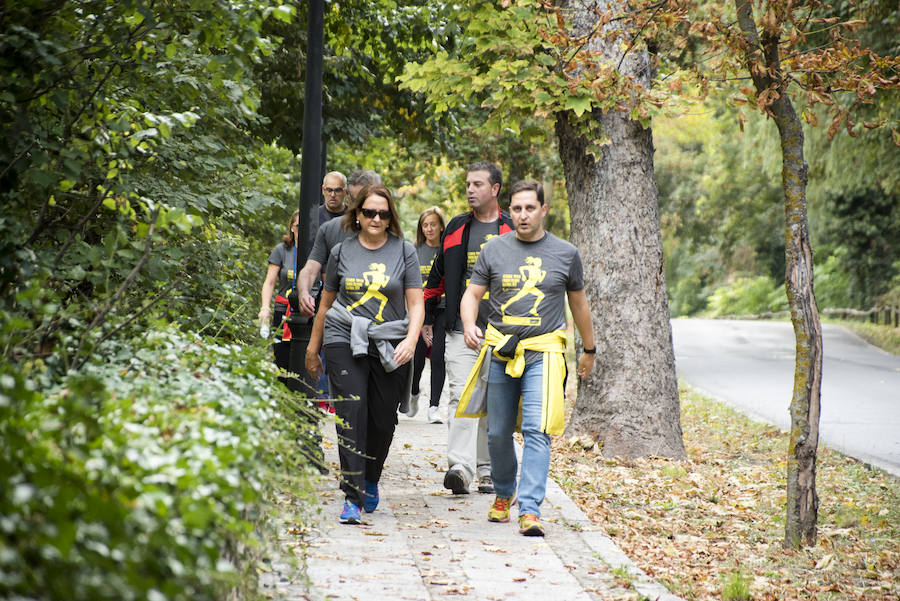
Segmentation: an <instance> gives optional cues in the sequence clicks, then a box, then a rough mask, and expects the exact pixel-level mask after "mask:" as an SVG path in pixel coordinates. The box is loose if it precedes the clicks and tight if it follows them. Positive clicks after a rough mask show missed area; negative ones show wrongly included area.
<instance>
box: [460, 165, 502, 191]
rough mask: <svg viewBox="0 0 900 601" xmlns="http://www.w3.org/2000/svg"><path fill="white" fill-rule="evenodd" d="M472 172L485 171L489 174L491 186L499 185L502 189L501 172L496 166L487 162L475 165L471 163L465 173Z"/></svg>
mask: <svg viewBox="0 0 900 601" xmlns="http://www.w3.org/2000/svg"><path fill="white" fill-rule="evenodd" d="M473 171H487V172H488V173H489V174H490V177H489V179H490V181H491V185H492V186H493V185H494V184H499V185H500V187H501V188H502V187H503V172H502V171H500V167H498V166H497V165H495V164H493V163H488V162H487V161H478V162H477V163H472V164H471V165H469V168H468V169H466V173H472V172H473Z"/></svg>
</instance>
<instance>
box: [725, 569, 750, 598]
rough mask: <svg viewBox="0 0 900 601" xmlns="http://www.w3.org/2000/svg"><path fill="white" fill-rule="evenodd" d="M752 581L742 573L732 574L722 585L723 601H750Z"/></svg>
mask: <svg viewBox="0 0 900 601" xmlns="http://www.w3.org/2000/svg"><path fill="white" fill-rule="evenodd" d="M752 598H753V597H751V596H750V581H749V580H748V579H747V577H746V576H744V575H743V574H742V573H741V572H732V573H731V574H729V575H728V576H726V577H725V579H724V582H723V583H722V601H750V600H751V599H752Z"/></svg>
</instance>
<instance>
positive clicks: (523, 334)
mask: <svg viewBox="0 0 900 601" xmlns="http://www.w3.org/2000/svg"><path fill="white" fill-rule="evenodd" d="M471 281H472V283H474V284H479V285H486V286H488V291H489V292H490V297H489V299H488V303H489V305H490V310H489V313H488V320H489V321H490V323H491V325H493V326H494V327H495V328H497V329H498V330H499V331H501V332H503V333H504V334H515V335H517V336H518V337H519V338H530V337H532V336H539V335H541V334H546V333H548V332H552V331H554V330H558V329H560V328H564V327H565V325H566V291H574V290H581V289H582V288H584V272H583V269H582V266H581V255H580V254H579V253H578V249H576V248H575V247H574V246H572V245H571V244H569V243H568V242H566V241H565V240H562V239H560V238H557V237H556V236H554V235H553V234H551V233H550V232H546V233H545V234H544V237H543V238H541V239H540V240H537V241H536V242H523V241H521V240H519V239H518V238H516V233H515V232H509V233H507V234H503V235H502V236H500V237H499V238H495V239H493V240H491V241H490V242H488V243H487V244H485V246H484V248H483V249H482V251H481V254H480V255H478V261H477V262H476V263H475V267H474V269H473V270H472V278H471ZM539 356H540V353H537V352H534V351H528V352H527V353H526V356H525V362H526V363H529V364H530V363H533V362H534V361H536V360H537V359H538V357H539Z"/></svg>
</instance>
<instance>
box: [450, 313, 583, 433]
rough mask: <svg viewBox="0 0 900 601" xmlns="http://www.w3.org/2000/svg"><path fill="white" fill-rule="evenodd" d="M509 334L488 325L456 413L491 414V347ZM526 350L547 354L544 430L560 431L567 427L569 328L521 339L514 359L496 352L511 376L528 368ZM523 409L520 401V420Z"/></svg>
mask: <svg viewBox="0 0 900 601" xmlns="http://www.w3.org/2000/svg"><path fill="white" fill-rule="evenodd" d="M509 338H510V336H509V335H508V334H502V333H501V332H500V331H499V330H498V329H497V328H495V327H494V326H492V325H488V327H487V331H486V332H485V333H484V344H483V345H481V352H480V353H479V354H478V359H476V361H475V365H474V366H473V367H472V371H470V372H469V377H468V378H467V379H466V385H465V388H463V393H462V398H460V399H459V405H458V406H457V408H456V417H484V416H485V415H487V395H488V374H489V373H490V368H491V360H490V358H489V357H488V351H489V349H493V348H497V347H501V348H502V347H503V345H504V344H505V343H506V341H507V340H508V339H509ZM526 350H529V351H538V352H540V353H543V354H544V357H543V359H544V369H543V388H542V390H543V407H542V409H541V431H542V432H544V433H546V434H554V435H560V434H562V433H563V429H564V427H565V380H566V355H565V353H566V332H565V330H555V331H553V332H549V333H547V334H541V335H540V336H532V337H531V338H524V339H522V340H519V344H517V345H516V353H515V356H514V357H513V358H512V359H507V358H506V357H502V356H500V355H497V354H496V353H494V356H495V357H497V358H498V359H503V360H504V361H506V374H507V375H508V376H510V377H513V378H521V377H522V374H523V373H524V372H525V351H526ZM492 352H493V351H492ZM521 413H522V407H521V405H520V406H519V419H520V422H519V423H521Z"/></svg>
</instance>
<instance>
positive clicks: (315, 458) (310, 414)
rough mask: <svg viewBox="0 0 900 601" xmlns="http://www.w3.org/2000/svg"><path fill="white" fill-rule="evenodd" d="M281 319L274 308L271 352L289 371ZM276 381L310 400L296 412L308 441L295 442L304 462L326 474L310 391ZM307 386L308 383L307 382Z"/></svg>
mask: <svg viewBox="0 0 900 601" xmlns="http://www.w3.org/2000/svg"><path fill="white" fill-rule="evenodd" d="M283 319H284V311H283V310H282V311H279V310H278V309H277V308H276V310H275V315H274V316H273V317H272V328H273V329H274V328H279V334H278V341H277V342H275V344H273V345H272V350H273V352H274V354H275V365H277V366H278V367H280V368H281V369H283V370H285V371H290V370H291V341H290V340H285V341H282V340H281V332H280V328H281V327H282V325H283V324H282V320H283ZM278 380H279V381H281V383H282V384H284V385H285V386H286V387H287V388H288V390H293V391H297V390H299V391H300V392H301V393H302V394H303V395H304V396H306V397H308V398H309V399H310V400H309V403H308V406H307V407H305V408H304V409H305V410H303V411H298V417H299V418H300V420H301V422H302V423H304V424H306V425H307V426H308V427H309V431H310V435H309V440H304V439H302V438H300V437H298V440H297V442H298V444H299V445H300V454H301V456H302V457H303V459H304V460H305V462H306V463H309V464H311V465H312V466H313V467H315V468H316V469H317V470H319V472H321V473H322V474H325V473H327V472H328V468H327V466H326V465H325V456H324V454H323V452H322V436H321V435H320V434H319V411H318V409H317V408H316V404H315V402H314V399H312V396H313V395H312V394H311V392H310V391H308V390H306V389H307V388H309V386H301V384H300V382H299V380H297V379H296V378H286V377H284V376H278ZM307 384H309V383H308V382H307Z"/></svg>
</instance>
